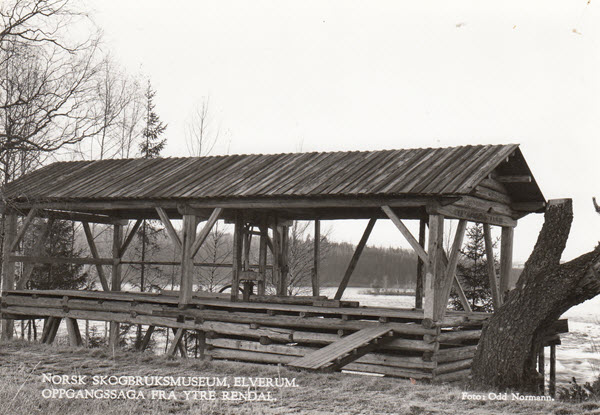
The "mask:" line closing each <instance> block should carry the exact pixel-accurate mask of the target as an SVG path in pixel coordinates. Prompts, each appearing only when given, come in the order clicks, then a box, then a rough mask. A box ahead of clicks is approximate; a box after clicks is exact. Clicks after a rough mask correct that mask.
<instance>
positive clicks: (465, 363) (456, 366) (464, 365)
mask: <svg viewBox="0 0 600 415" xmlns="http://www.w3.org/2000/svg"><path fill="white" fill-rule="evenodd" d="M472 363H473V358H470V359H464V360H457V361H454V362H450V363H443V364H440V365H438V366H437V367H436V368H435V369H434V370H433V374H434V375H441V374H443V373H451V372H456V371H459V370H465V369H469V368H470V367H471V364H472Z"/></svg>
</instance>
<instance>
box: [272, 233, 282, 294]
mask: <svg viewBox="0 0 600 415" xmlns="http://www.w3.org/2000/svg"><path fill="white" fill-rule="evenodd" d="M272 252H273V280H274V281H273V283H274V284H275V291H276V294H277V295H280V294H279V287H280V286H281V233H280V232H279V226H277V225H276V224H275V225H273V251H272Z"/></svg>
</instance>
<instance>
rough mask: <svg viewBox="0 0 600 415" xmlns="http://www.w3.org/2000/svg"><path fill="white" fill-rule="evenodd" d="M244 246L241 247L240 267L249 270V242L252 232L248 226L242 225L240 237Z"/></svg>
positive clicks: (250, 241)
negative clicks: (242, 235) (242, 229)
mask: <svg viewBox="0 0 600 415" xmlns="http://www.w3.org/2000/svg"><path fill="white" fill-rule="evenodd" d="M242 242H243V244H244V247H243V249H242V251H243V253H244V256H243V260H242V269H243V270H244V271H249V270H250V244H251V243H252V234H251V233H250V226H249V225H248V226H244V237H243V238H242Z"/></svg>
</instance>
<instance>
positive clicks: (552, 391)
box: [548, 344, 556, 398]
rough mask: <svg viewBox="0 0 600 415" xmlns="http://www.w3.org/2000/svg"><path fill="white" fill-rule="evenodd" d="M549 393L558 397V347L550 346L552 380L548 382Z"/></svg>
mask: <svg viewBox="0 0 600 415" xmlns="http://www.w3.org/2000/svg"><path fill="white" fill-rule="evenodd" d="M548 393H549V394H550V396H552V397H553V398H554V396H555V395H556V345H555V344H551V345H550V379H549V381H548Z"/></svg>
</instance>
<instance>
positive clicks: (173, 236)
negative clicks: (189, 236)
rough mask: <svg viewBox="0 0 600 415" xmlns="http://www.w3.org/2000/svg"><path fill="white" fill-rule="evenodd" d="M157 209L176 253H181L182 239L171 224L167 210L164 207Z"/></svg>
mask: <svg viewBox="0 0 600 415" xmlns="http://www.w3.org/2000/svg"><path fill="white" fill-rule="evenodd" d="M155 209H156V213H158V216H159V217H160V220H161V222H162V223H163V225H165V229H166V230H167V234H168V235H169V237H170V238H171V242H173V246H174V247H175V252H177V253H181V249H182V247H181V239H179V235H177V231H176V230H175V228H174V227H173V223H171V219H169V216H168V215H167V212H165V210H164V209H163V208H162V207H156V208H155ZM184 226H185V225H184ZM194 232H195V230H194Z"/></svg>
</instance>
